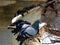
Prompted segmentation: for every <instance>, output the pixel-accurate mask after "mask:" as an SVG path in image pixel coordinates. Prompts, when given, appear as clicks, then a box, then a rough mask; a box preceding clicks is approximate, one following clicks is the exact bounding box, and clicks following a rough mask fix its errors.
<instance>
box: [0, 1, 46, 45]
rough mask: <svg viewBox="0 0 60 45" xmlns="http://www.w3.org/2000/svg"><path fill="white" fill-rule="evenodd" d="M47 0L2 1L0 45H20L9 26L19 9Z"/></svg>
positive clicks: (0, 8) (0, 10)
mask: <svg viewBox="0 0 60 45" xmlns="http://www.w3.org/2000/svg"><path fill="white" fill-rule="evenodd" d="M45 1H46V0H0V45H19V42H17V41H16V40H15V37H14V36H13V35H12V33H11V30H8V29H7V26H8V25H9V24H10V23H11V19H12V18H13V16H14V14H15V13H16V11H17V10H18V9H20V10H22V9H23V8H24V7H26V6H29V5H31V4H36V3H38V2H45Z"/></svg>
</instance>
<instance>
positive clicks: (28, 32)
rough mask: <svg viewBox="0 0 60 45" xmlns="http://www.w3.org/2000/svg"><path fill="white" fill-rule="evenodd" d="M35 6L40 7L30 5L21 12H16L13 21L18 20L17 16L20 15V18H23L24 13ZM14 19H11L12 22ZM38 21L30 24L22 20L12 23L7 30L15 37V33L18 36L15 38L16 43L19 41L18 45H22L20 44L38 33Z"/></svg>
mask: <svg viewBox="0 0 60 45" xmlns="http://www.w3.org/2000/svg"><path fill="white" fill-rule="evenodd" d="M37 6H40V4H37V5H31V6H29V7H25V8H23V9H22V10H18V11H17V12H16V14H15V16H14V18H15V19H18V16H19V15H21V16H22V17H24V13H25V12H27V13H28V11H29V10H31V9H33V8H35V7H37ZM14 18H13V19H12V21H14ZM39 23H40V21H39V20H36V21H35V22H34V23H33V24H31V23H30V22H28V21H24V20H17V21H14V22H13V23H12V24H11V25H9V26H8V28H9V29H13V30H12V33H14V35H16V34H17V33H19V34H18V36H17V38H16V40H17V41H20V45H22V43H23V42H24V41H25V40H26V39H28V38H31V37H34V36H36V35H37V33H38V31H39ZM14 26H15V28H13V27H14Z"/></svg>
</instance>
